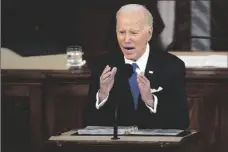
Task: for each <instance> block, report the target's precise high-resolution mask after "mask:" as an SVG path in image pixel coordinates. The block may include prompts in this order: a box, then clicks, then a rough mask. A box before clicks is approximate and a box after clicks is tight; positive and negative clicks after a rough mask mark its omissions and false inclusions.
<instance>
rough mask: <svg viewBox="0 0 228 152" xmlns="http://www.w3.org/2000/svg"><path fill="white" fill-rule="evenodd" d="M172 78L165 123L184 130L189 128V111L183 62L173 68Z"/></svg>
mask: <svg viewBox="0 0 228 152" xmlns="http://www.w3.org/2000/svg"><path fill="white" fill-rule="evenodd" d="M173 71H174V73H173V77H172V79H173V80H172V81H170V82H171V83H170V88H171V89H170V97H171V98H170V99H171V100H172V101H171V104H172V105H171V106H170V108H169V109H168V110H167V111H168V112H169V113H170V116H171V117H170V118H169V120H168V121H167V123H171V124H172V128H179V129H186V128H188V127H189V109H188V102H187V95H186V81H185V75H186V69H185V64H184V62H182V61H180V62H179V63H178V64H176V66H175V67H173Z"/></svg>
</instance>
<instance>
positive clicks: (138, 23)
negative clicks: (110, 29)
mask: <svg viewBox="0 0 228 152" xmlns="http://www.w3.org/2000/svg"><path fill="white" fill-rule="evenodd" d="M144 25H145V15H144V14H143V13H141V12H122V13H119V14H118V16H117V28H137V29H138V28H142V27H143V26H144Z"/></svg>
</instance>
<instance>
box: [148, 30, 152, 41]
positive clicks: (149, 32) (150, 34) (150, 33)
mask: <svg viewBox="0 0 228 152" xmlns="http://www.w3.org/2000/svg"><path fill="white" fill-rule="evenodd" d="M152 34H153V28H152V27H149V29H148V42H149V41H150V39H151V38H152Z"/></svg>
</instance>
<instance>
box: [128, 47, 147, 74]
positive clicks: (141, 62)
mask: <svg viewBox="0 0 228 152" xmlns="http://www.w3.org/2000/svg"><path fill="white" fill-rule="evenodd" d="M149 53H150V46H149V44H148V43H147V45H146V51H145V52H144V53H143V55H142V56H141V57H140V58H139V59H138V60H137V61H132V60H129V59H126V58H125V57H124V60H125V63H126V64H132V63H136V64H137V65H138V67H139V69H140V71H142V72H144V71H145V69H146V63H147V60H148V57H149Z"/></svg>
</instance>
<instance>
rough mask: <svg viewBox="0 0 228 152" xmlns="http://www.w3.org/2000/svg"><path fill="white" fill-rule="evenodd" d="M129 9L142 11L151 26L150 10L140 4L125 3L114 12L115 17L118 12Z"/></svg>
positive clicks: (128, 10)
mask: <svg viewBox="0 0 228 152" xmlns="http://www.w3.org/2000/svg"><path fill="white" fill-rule="evenodd" d="M130 11H143V12H144V14H145V16H146V17H147V23H148V25H149V26H150V27H153V16H152V14H151V13H150V11H149V10H148V9H147V8H146V7H145V6H144V5H140V4H127V5H124V6H122V7H121V8H120V9H119V10H118V11H117V13H116V19H117V17H118V14H119V13H120V12H130Z"/></svg>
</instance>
